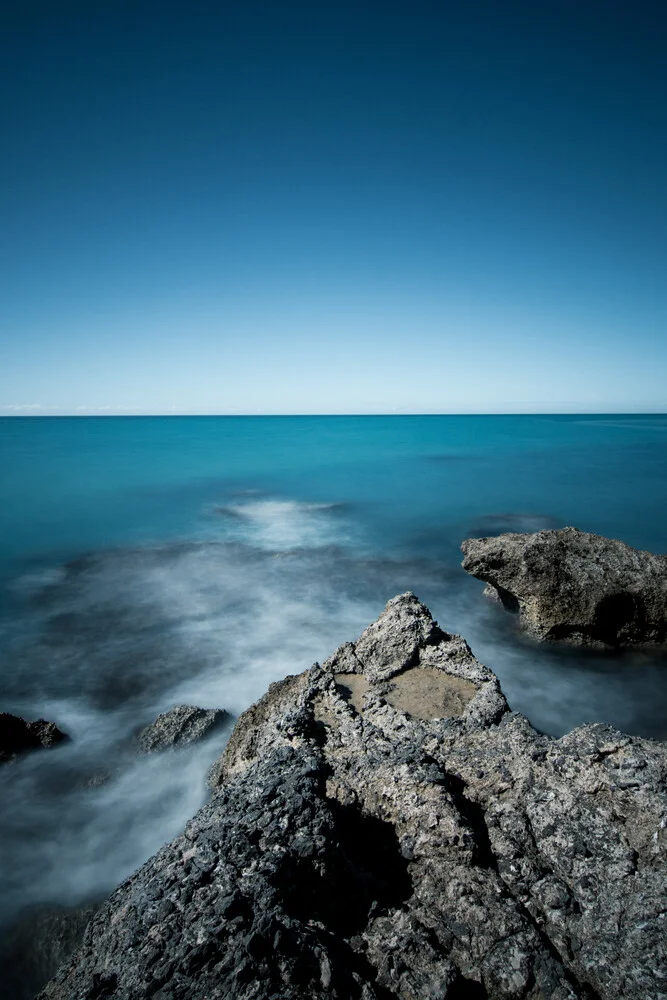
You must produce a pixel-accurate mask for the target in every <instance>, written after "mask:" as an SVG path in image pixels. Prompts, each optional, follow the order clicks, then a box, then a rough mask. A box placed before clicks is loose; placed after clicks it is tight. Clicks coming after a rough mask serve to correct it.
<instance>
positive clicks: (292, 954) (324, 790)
mask: <svg viewBox="0 0 667 1000" xmlns="http://www.w3.org/2000/svg"><path fill="white" fill-rule="evenodd" d="M666 769H667V747H666V746H665V745H664V744H660V743H653V742H651V741H649V740H643V739H633V738H630V737H628V736H624V735H623V734H621V733H619V732H616V731H615V730H613V729H611V728H609V727H607V726H603V725H588V726H583V727H581V728H579V729H576V730H574V731H573V732H572V733H570V734H569V735H567V736H565V737H563V738H562V739H559V740H554V739H550V738H548V737H546V736H542V735H539V734H538V733H536V732H535V730H533V729H532V728H531V726H530V724H529V723H528V722H527V720H526V719H525V718H523V717H522V716H520V715H517V714H514V713H512V712H510V711H509V709H508V707H507V704H506V702H505V699H504V697H503V695H502V693H501V691H500V688H499V685H498V681H497V679H496V677H495V676H494V675H493V674H492V673H491V671H490V670H488V669H486V667H484V666H482V665H481V664H480V663H478V662H477V661H476V660H475V658H474V656H473V655H472V653H471V652H470V649H469V648H468V646H467V645H466V643H465V641H464V640H463V639H462V638H460V637H458V636H453V635H449V634H447V633H446V632H443V631H442V630H441V629H440V628H439V627H438V626H437V624H436V623H435V622H434V621H433V620H432V618H431V616H430V614H429V612H428V610H427V609H426V608H425V607H424V606H423V605H421V604H420V603H419V602H418V601H417V599H416V598H415V597H414V595H412V594H404V595H402V596H400V597H397V598H394V599H393V600H392V601H390V602H389V604H388V605H387V607H386V609H385V611H384V612H383V614H382V615H381V616H380V618H379V619H378V620H377V621H376V622H375V623H374V624H373V625H371V626H370V627H369V628H367V629H366V630H365V632H364V633H363V634H362V636H361V637H360V638H359V639H358V640H357V641H356V642H355V643H346V644H344V645H343V646H341V647H340V648H339V649H338V650H337V651H336V653H335V654H334V655H333V656H332V657H331V658H330V659H329V660H327V661H326V662H325V663H324V664H323V665H322V666H319V665H317V664H316V665H315V666H314V667H312V668H311V669H310V670H307V671H306V672H305V673H302V674H300V675H299V676H296V677H287V678H286V679H285V680H283V681H282V682H280V683H278V684H274V685H272V686H271V687H270V688H269V691H268V693H267V694H266V695H265V696H264V697H263V698H262V699H261V700H260V701H259V702H257V703H256V704H255V705H253V706H252V707H251V708H250V709H249V710H248V711H247V712H246V713H244V715H242V716H241V718H240V719H239V721H238V723H237V725H236V728H235V730H234V733H233V735H232V737H231V739H230V741H229V743H228V745H227V748H226V750H225V752H224V754H223V755H222V757H221V759H220V760H219V762H218V764H217V765H216V767H215V768H214V769H213V772H212V774H211V783H212V784H213V786H214V793H213V796H212V799H211V801H210V802H209V803H208V804H207V805H205V806H204V807H203V808H202V809H201V810H200V811H199V812H198V813H197V815H196V816H195V817H194V819H193V820H192V821H191V822H190V823H189V824H188V826H187V827H186V830H185V832H184V834H183V835H182V836H181V837H178V838H177V839H176V840H175V841H173V842H172V843H171V844H168V845H166V846H165V847H164V848H162V850H160V851H159V852H158V853H157V854H156V855H155V856H154V857H153V858H152V859H151V860H150V861H148V862H147V863H146V864H145V865H144V866H143V867H142V868H141V869H140V870H139V871H138V872H136V873H135V874H134V875H133V876H131V877H130V878H129V879H128V880H127V881H126V882H125V883H124V884H123V885H121V886H120V887H119V888H118V889H117V890H116V891H115V892H114V894H113V895H112V896H111V898H110V899H109V900H108V902H107V903H106V904H105V905H104V906H103V907H102V909H101V910H99V911H98V912H97V913H96V914H95V916H94V917H93V919H92V920H91V922H90V924H89V925H88V928H87V930H86V933H85V936H84V940H83V944H82V946H81V947H80V948H79V950H78V951H77V952H76V953H75V954H74V955H73V957H72V958H71V960H70V961H69V963H68V964H67V965H66V966H64V967H63V968H62V969H61V970H60V972H59V973H58V975H57V976H56V978H55V979H54V980H52V982H51V983H50V984H49V985H48V986H47V987H46V988H45V989H44V990H43V992H42V993H41V994H40V998H41V1000H47V998H49V1000H72V998H74V997H76V998H77V1000H101V998H114V1000H148V998H149V997H150V998H152V1000H174V998H184V1000H185V998H187V1000H204V998H208V1000H223V998H224V1000H325V998H326V1000H332V998H333V1000H350V998H358V1000H398V998H400V1000H436V998H437V1000H483V998H487V1000H620V998H621V997H622V998H623V1000H647V998H648V997H651V998H654V1000H657V998H659V997H663V996H664V995H665V985H664V982H665V981H664V970H665V969H666V968H667V934H666V933H665V913H666V912H667V893H666V891H665V883H664V875H665V861H666V857H665V856H666V853H667V830H666V827H667V792H666V790H665V771H666Z"/></svg>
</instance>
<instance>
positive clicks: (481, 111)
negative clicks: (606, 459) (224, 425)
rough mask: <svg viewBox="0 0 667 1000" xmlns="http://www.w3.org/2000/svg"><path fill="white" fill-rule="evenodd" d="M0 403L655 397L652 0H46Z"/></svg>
mask: <svg viewBox="0 0 667 1000" xmlns="http://www.w3.org/2000/svg"><path fill="white" fill-rule="evenodd" d="M5 20H6V24H5V31H4V32H3V41H2V43H0V44H2V45H3V46H4V48H5V51H4V52H3V53H2V58H1V59H0V82H1V85H2V92H3V94H5V95H8V99H7V100H5V102H4V103H3V104H2V106H1V107H0V125H1V127H2V132H3V135H4V136H5V137H6V139H7V140H8V141H7V142H6V143H5V145H6V147H7V150H8V155H6V156H5V157H3V160H2V162H1V163H0V211H1V212H2V219H3V226H2V237H1V238H0V285H1V288H0V354H1V361H2V363H1V365H0V415H4V416H20V415H24V416H25V415H49V414H53V415H66V414H69V415H77V414H78V415H86V414H96V415H101V414H113V413H119V414H122V413H137V414H141V413H156V414H159V413H179V414H180V413H182V414H187V413H193V414H196V413H219V414H226V413H248V414H256V413H266V414H282V413H295V414H300V413H303V414H308V413H358V414H361V413H392V412H398V413H460V412H469V413H489V412H499V413H520V412H576V413H581V412H585V413H595V412H601V413H602V412H665V411H667V378H666V377H665V373H666V372H667V282H665V274H666V273H667V193H666V186H665V178H666V177H667V63H666V62H665V59H664V52H665V50H666V49H667V8H665V7H664V6H663V5H658V4H653V3H648V4H639V5H634V6H631V5H629V4H627V3H625V2H621V0H605V2H602V0H600V2H583V3H582V2H577V3H575V2H574V0H572V2H571V0H562V2H559V3H558V4H555V5H546V4H535V3H534V2H529V0H521V2H519V0H510V2H508V3H503V4H498V3H497V2H495V0H493V2H492V0H480V2H479V3H476V4H447V3H444V4H443V3H442V2H441V0H417V2H416V3H412V4H409V5H408V4H407V3H403V2H399V0H389V2H388V3H383V4H378V3H376V2H370V0H355V2H352V0H338V2H336V3H333V2H331V3H329V2H328V0H324V2H323V3H321V4H312V3H306V2H305V0H303V2H302V0H285V3H283V4H280V5H278V4H275V3H273V2H269V0H263V2H260V0H247V2H245V3H244V4H242V5H241V4H240V3H239V4H236V3H230V4H222V5H215V6H214V5H211V4H210V3H208V2H205V0H191V2H189V3H188V4H187V5H186V4H184V3H182V2H176V0H163V2H161V3H158V2H156V0H135V2H133V3H130V2H125V0H119V2H118V3H115V4H113V5H111V4H108V5H107V4H103V5H91V4H90V3H84V2H83V0H63V2H62V3H61V4H58V5H57V6H56V7H54V5H53V4H52V3H51V2H46V0H36V2H35V3H32V4H30V5H14V7H13V8H12V10H11V11H8V13H7V15H6V18H5Z"/></svg>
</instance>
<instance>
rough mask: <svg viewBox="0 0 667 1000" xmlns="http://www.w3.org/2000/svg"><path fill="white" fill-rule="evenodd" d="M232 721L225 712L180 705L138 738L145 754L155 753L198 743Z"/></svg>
mask: <svg viewBox="0 0 667 1000" xmlns="http://www.w3.org/2000/svg"><path fill="white" fill-rule="evenodd" d="M230 721H231V715H230V714H229V713H228V712H225V711H224V709H217V708H216V709H205V708H197V707H196V706H194V705H177V706H176V707H175V708H172V709H170V711H169V712H163V714H162V715H158V717H157V719H156V720H155V722H152V723H151V725H150V726H146V728H145V729H142V731H141V732H140V733H139V736H138V742H139V747H140V748H141V749H142V750H143V751H144V752H145V753H152V752H154V751H156V750H168V749H169V748H170V747H182V746H186V745H187V744H188V743H197V742H198V741H199V740H203V739H204V737H206V736H209V735H210V734H211V733H213V732H215V731H216V730H218V729H221V728H222V727H223V726H224V725H225V724H226V723H227V722H230Z"/></svg>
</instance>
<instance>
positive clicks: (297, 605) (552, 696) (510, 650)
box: [0, 414, 667, 926]
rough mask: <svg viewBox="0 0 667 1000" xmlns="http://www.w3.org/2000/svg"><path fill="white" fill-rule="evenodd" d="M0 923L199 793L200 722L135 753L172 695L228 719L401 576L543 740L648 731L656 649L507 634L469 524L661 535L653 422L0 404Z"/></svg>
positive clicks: (124, 871)
mask: <svg viewBox="0 0 667 1000" xmlns="http://www.w3.org/2000/svg"><path fill="white" fill-rule="evenodd" d="M0 469H1V470H2V474H1V482H0V540H1V543H2V554H1V556H0V600H1V611H0V711H6V712H13V713H15V714H17V715H21V716H23V717H25V718H28V719H36V718H40V717H41V718H45V719H49V720H53V721H55V722H56V723H57V724H58V726H59V727H60V728H61V729H62V730H64V731H65V732H66V733H68V734H69V735H70V736H71V741H70V742H69V743H67V744H64V745H62V746H60V747H58V748H56V749H53V750H49V751H43V752H37V753H33V754H30V755H26V756H24V757H23V758H21V759H19V760H18V761H17V762H15V763H13V764H9V765H4V766H2V767H0V803H1V805H0V859H1V861H0V924H3V925H4V926H13V923H14V922H15V921H16V920H17V918H18V917H20V916H21V914H23V913H25V912H26V909H27V910H28V911H30V910H31V908H32V910H33V911H34V909H35V908H39V907H43V906H74V905H78V904H80V903H83V902H88V901H91V900H99V899H102V898H104V897H105V896H106V895H107V894H108V893H109V892H110V891H111V890H112V889H113V888H114V887H115V886H116V885H117V884H118V883H119V882H120V881H121V880H122V879H124V878H125V877H126V876H128V875H129V874H130V873H131V872H132V871H134V870H135V869H136V868H137V867H139V866H140V865H141V864H142V863H143V862H144V861H145V860H146V859H147V858H148V857H149V856H150V855H151V854H153V853H154V852H155V851H156V850H157V849H158V848H159V847H160V846H161V845H162V844H163V843H164V842H166V841H169V840H171V839H172V838H173V837H175V836H176V835H177V834H179V833H180V832H181V831H182V830H183V827H184V825H185V823H186V821H187V820H188V818H189V817H190V816H192V815H193V814H194V812H195V811H196V810H197V808H198V807H199V806H201V805H202V803H203V802H204V801H205V799H206V795H207V791H206V780H205V779H206V772H207V769H208V767H209V766H210V764H211V763H212V761H213V760H214V759H215V757H217V756H218V755H219V753H220V751H221V748H222V746H223V745H224V741H225V738H226V735H227V734H226V733H225V732H222V733H221V734H219V735H218V736H216V737H215V738H213V739H211V740H209V741H208V742H205V743H202V744H201V745H198V746H193V747H191V748H186V749H182V750H179V751H172V752H167V753H162V754H149V755H143V756H142V755H139V754H137V752H136V744H135V741H136V734H137V732H138V731H139V730H140V729H141V728H142V727H143V726H145V725H147V724H149V723H150V722H151V721H153V720H154V719H155V718H156V716H157V715H158V714H159V713H161V712H164V711H166V710H168V709H169V708H171V707H173V706H175V705H179V704H188V705H199V706H202V707H204V708H224V709H226V710H227V711H228V712H230V713H231V714H232V715H233V716H238V715H239V713H241V712H242V711H243V710H244V709H245V708H247V707H248V706H249V705H250V704H251V703H252V702H253V701H254V700H256V699H257V698H258V697H260V696H261V695H262V694H263V693H264V691H265V690H266V689H267V687H268V685H269V684H270V683H271V682H272V681H276V680H279V679H280V678H282V677H284V676H285V675H286V674H290V673H297V672H299V671H301V670H304V669H305V668H307V667H309V666H310V665H311V664H312V663H313V662H314V661H321V660H322V659H324V658H325V657H326V656H328V655H329V654H330V653H331V652H332V651H333V650H334V648H335V647H336V646H337V645H338V644H339V643H341V642H343V641H344V640H347V639H354V638H356V636H358V635H359V633H360V632H361V630H362V629H363V628H364V627H365V626H366V625H367V624H368V623H369V622H371V621H372V620H373V619H375V618H376V617H377V615H378V614H379V613H380V611H381V610H382V608H383V607H384V605H385V603H386V601H387V600H388V599H389V598H391V597H393V596H394V595H395V594H398V593H402V592H404V591H408V590H410V591H414V592H415V593H416V594H417V595H418V597H419V598H420V599H421V600H422V601H424V602H425V603H426V604H427V605H428V606H429V608H430V609H431V612H432V613H433V615H434V617H435V618H436V619H437V620H438V621H439V622H440V624H441V626H442V627H443V628H444V629H446V630H447V631H451V632H455V633H460V634H462V635H463V636H465V638H466V639H467V641H468V643H469V645H470V646H471V648H472V650H473V652H474V653H475V655H476V656H477V657H478V659H480V660H481V661H482V662H483V663H486V664H487V665H488V666H489V667H491V668H492V669H493V670H494V671H495V672H496V673H497V675H498V676H499V678H500V681H501V684H502V687H503V689H504V691H505V694H506V696H507V698H508V700H509V702H510V705H511V707H512V708H513V709H514V710H516V711H518V712H522V713H524V714H525V715H526V716H527V717H528V719H530V721H531V723H532V724H533V725H534V726H535V727H537V728H538V729H539V730H541V731H543V732H545V733H548V734H551V735H553V736H556V737H558V736H560V735H562V734H564V733H566V732H568V731H569V730H570V729H572V728H573V727H575V726H577V725H580V724H581V723H585V722H590V721H602V722H605V723H609V724H611V725H614V726H616V727H618V728H620V729H622V730H624V731H626V732H628V733H631V734H636V735H640V736H645V737H650V738H654V739H665V738H667V712H666V711H665V703H666V695H667V658H666V657H665V655H664V653H662V652H659V651H655V652H647V651H635V652H625V653H622V654H610V653H607V654H604V653H594V652H582V651H576V650H573V649H568V648H560V647H555V646H546V645H538V644H535V643H533V642H531V641H529V640H527V639H525V638H522V637H521V636H520V635H519V633H518V631H517V628H516V620H515V619H514V617H513V616H511V615H508V614H507V613H506V612H504V611H503V610H502V608H500V607H498V606H497V605H495V604H493V603H491V602H489V601H488V600H486V599H485V598H483V596H482V589H483V584H481V583H480V582H479V581H477V580H474V579H472V578H471V577H469V576H468V575H467V574H466V573H464V572H463V570H462V569H461V568H460V562H461V553H460V550H459V546H460V544H461V542H462V540H463V539H465V538H467V537H471V536H481V535H494V534H498V533H500V532H503V531H537V530H539V529H542V528H558V527H562V526H565V525H574V526H576V527H578V528H580V529H582V530H585V531H592V532H597V533H599V534H602V535H607V536H611V537H614V538H620V539H622V540H623V541H625V542H627V543H629V544H630V545H633V546H636V547H639V548H643V549H649V550H651V551H654V552H665V551H667V516H666V515H667V415H665V414H662V415H660V414H659V415H654V414H651V415H625V414H623V415H609V414H605V415H581V414H579V415H565V416H562V415H555V416H554V415H525V416H360V417H355V416H321V417H320V416H316V417H312V416H303V417H260V416H257V417H235V416H228V417H101V418H92V417H80V418H65V417H62V418H39V417H30V418H19V417H14V418H4V419H1V420H0Z"/></svg>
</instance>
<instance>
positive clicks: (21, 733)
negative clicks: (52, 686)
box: [0, 712, 69, 764]
mask: <svg viewBox="0 0 667 1000" xmlns="http://www.w3.org/2000/svg"><path fill="white" fill-rule="evenodd" d="M68 739H69V736H67V734H66V733H63V732H61V730H60V729H58V727H57V726H56V724H55V722H47V721H46V719H36V720H35V721H34V722H26V720H25V719H21V718H20V717H19V716H18V715H10V714H9V712H0V764H6V763H8V762H9V761H12V760H16V758H17V757H18V755H19V754H22V753H27V752H28V751H30V750H40V749H50V748H51V747H54V746H57V745H58V744H59V743H63V742H64V741H65V740H68Z"/></svg>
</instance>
